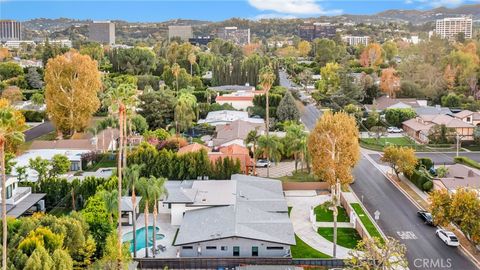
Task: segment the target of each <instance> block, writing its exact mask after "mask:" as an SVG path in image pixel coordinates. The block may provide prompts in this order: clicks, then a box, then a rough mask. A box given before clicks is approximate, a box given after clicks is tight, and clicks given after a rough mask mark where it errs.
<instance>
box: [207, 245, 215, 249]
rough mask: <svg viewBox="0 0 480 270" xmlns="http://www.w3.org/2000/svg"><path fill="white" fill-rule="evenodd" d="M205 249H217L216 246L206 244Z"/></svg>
mask: <svg viewBox="0 0 480 270" xmlns="http://www.w3.org/2000/svg"><path fill="white" fill-rule="evenodd" d="M207 249H217V247H216V246H207Z"/></svg>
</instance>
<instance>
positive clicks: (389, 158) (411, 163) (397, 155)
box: [381, 145, 418, 179]
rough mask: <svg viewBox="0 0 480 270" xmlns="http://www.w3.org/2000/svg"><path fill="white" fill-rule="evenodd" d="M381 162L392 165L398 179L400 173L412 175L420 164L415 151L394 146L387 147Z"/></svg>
mask: <svg viewBox="0 0 480 270" xmlns="http://www.w3.org/2000/svg"><path fill="white" fill-rule="evenodd" d="M381 160H382V161H383V162H386V163H388V164H389V165H390V167H391V168H392V169H393V171H394V172H395V174H396V175H397V178H398V175H399V174H400V173H403V174H405V175H410V174H412V173H413V171H414V170H415V166H416V165H417V162H418V160H417V157H416V156H415V150H413V149H412V148H410V147H401V146H399V147H397V146H393V145H392V146H387V147H385V149H384V150H383V156H382V158H381ZM398 179H400V178H398Z"/></svg>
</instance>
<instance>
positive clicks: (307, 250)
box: [290, 235, 331, 259]
mask: <svg viewBox="0 0 480 270" xmlns="http://www.w3.org/2000/svg"><path fill="white" fill-rule="evenodd" d="M295 241H296V242H297V244H296V245H295V246H291V248H290V251H291V252H292V258H307V259H326V258H331V256H329V255H327V254H324V253H322V252H320V251H317V250H316V249H314V248H312V247H311V246H309V245H307V243H305V242H303V241H302V239H300V238H299V237H298V236H297V235H295Z"/></svg>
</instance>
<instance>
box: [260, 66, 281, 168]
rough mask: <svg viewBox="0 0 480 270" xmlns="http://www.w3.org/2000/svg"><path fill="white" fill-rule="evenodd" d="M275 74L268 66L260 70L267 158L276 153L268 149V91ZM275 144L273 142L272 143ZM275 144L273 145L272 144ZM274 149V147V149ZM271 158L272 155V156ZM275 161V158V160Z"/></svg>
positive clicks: (269, 141)
mask: <svg viewBox="0 0 480 270" xmlns="http://www.w3.org/2000/svg"><path fill="white" fill-rule="evenodd" d="M275 79H276V77H275V74H274V73H273V70H272V69H271V67H270V66H266V67H263V68H262V69H261V70H260V77H259V81H260V85H261V86H262V90H263V91H265V100H266V107H265V108H266V109H265V110H266V117H265V144H264V146H265V147H266V149H265V151H264V154H265V155H266V158H267V160H269V159H270V157H271V156H270V154H275V155H276V154H277V153H276V151H274V150H270V149H268V147H269V146H270V144H271V142H272V140H270V138H269V132H270V117H269V116H270V104H269V100H270V99H269V97H268V93H269V92H270V88H272V85H273V83H274V82H275ZM273 144H275V143H273ZM272 146H275V145H272ZM275 150H276V149H275ZM272 158H273V157H272ZM275 162H277V160H275ZM269 176H270V169H269V166H267V177H269Z"/></svg>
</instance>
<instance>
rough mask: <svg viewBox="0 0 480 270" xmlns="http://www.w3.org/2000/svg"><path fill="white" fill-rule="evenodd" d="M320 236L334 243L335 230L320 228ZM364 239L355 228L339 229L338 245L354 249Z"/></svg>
mask: <svg viewBox="0 0 480 270" xmlns="http://www.w3.org/2000/svg"><path fill="white" fill-rule="evenodd" d="M317 231H318V234H320V235H321V236H323V238H325V239H327V240H328V241H330V242H332V243H333V228H318V230H317ZM361 240H362V238H361V237H360V235H359V234H358V232H357V230H355V229H354V228H337V244H338V245H340V246H342V247H346V248H349V249H354V248H355V247H356V246H357V244H358V242H359V241H361Z"/></svg>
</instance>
